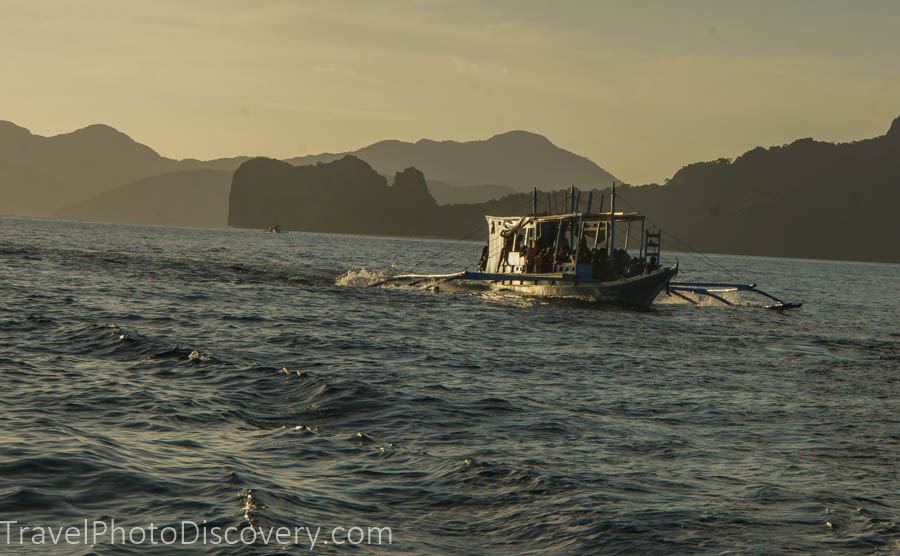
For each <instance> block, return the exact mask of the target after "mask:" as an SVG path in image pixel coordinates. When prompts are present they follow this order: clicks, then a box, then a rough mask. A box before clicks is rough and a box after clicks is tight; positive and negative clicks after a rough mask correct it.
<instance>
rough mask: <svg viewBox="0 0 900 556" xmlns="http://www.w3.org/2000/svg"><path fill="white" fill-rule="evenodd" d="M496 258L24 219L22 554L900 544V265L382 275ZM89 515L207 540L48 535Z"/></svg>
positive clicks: (17, 419) (3, 408) (12, 386)
mask: <svg viewBox="0 0 900 556" xmlns="http://www.w3.org/2000/svg"><path fill="white" fill-rule="evenodd" d="M480 252H481V244H480V243H477V242H451V241H436V240H435V241H431V240H414V239H398V238H379V237H360V236H340V235H326V234H310V233H283V234H267V233H263V232H260V231H253V230H233V229H187V228H171V227H155V226H140V225H117V224H91V223H76V222H62V221H51V220H39V219H18V218H0V371H2V377H0V521H15V522H16V523H14V524H11V525H10V527H11V529H10V530H9V531H10V534H9V537H11V538H7V535H6V533H7V531H5V530H4V529H3V527H4V526H3V525H0V553H3V554H7V553H34V554H86V553H91V554H119V553H140V554H169V553H173V552H177V553H186V554H190V553H203V554H283V553H289V554H303V553H308V552H310V549H311V548H312V549H313V551H314V552H317V553H342V552H347V551H355V552H357V553H379V554H522V553H535V554H537V553H550V554H582V553H591V554H607V553H616V554H620V553H621V554H668V553H691V554H703V553H736V554H745V553H746V554H808V553H833V554H853V553H859V554H872V553H884V554H888V553H895V554H896V553H900V265H896V264H867V263H855V262H834V261H816V260H792V259H781V258H758V257H738V256H721V255H707V256H704V257H699V258H698V257H694V256H690V255H689V254H686V253H669V254H668V255H669V257H668V260H669V261H674V257H677V258H678V259H679V262H680V268H681V270H682V272H681V274H680V278H681V279H685V280H691V279H696V280H728V281H733V280H734V279H735V278H734V277H735V276H737V277H739V278H741V279H744V280H749V281H752V282H757V283H759V284H760V286H761V287H763V288H764V289H766V290H767V291H770V292H771V293H773V294H775V295H778V296H779V297H782V298H784V299H786V300H788V301H803V302H804V303H805V305H804V306H803V308H802V309H800V310H797V311H787V312H783V313H779V312H775V311H770V310H766V309H764V308H761V306H760V305H761V304H756V305H750V306H743V305H742V306H733V307H727V306H723V305H721V304H711V305H703V306H693V305H689V304H686V303H673V302H670V303H659V304H656V305H654V307H653V308H652V309H651V310H649V311H644V312H641V311H634V310H629V309H624V308H616V307H596V306H592V305H589V304H585V303H581V302H575V301H555V302H546V301H534V300H528V299H525V298H521V297H517V296H512V295H503V294H488V293H484V292H478V291H447V290H445V289H442V290H441V291H439V292H435V291H433V290H429V289H424V288H383V287H376V288H372V287H367V286H368V284H371V283H372V282H373V281H374V280H376V279H377V278H378V277H382V276H387V275H391V274H395V273H399V272H407V271H431V272H435V271H437V272H449V271H453V270H458V269H461V268H464V267H466V266H468V267H470V268H471V267H472V266H474V263H475V262H476V261H477V259H478V256H479V254H480ZM665 257H666V253H664V259H665ZM725 269H727V272H726V271H725ZM84 520H87V521H88V523H89V524H93V523H94V522H95V521H98V522H102V523H105V524H110V523H111V522H112V521H113V520H114V522H115V525H116V526H121V527H127V528H128V530H131V529H133V528H142V529H143V528H147V527H149V525H150V524H151V523H152V524H155V525H156V526H157V527H160V528H162V527H165V526H171V527H176V526H178V527H180V526H181V525H183V524H184V523H185V522H191V523H195V524H197V528H198V529H197V530H198V531H203V532H205V533H207V539H206V540H207V542H206V544H203V543H202V542H195V543H193V544H186V542H187V541H189V540H191V538H189V537H193V536H194V532H193V530H192V529H189V530H188V533H186V534H184V535H183V536H180V537H179V538H178V542H176V543H175V544H171V545H163V544H160V543H159V536H158V535H159V531H157V532H156V534H157V537H156V539H157V544H156V545H152V544H149V540H148V541H146V542H144V543H137V542H135V543H129V542H124V541H123V540H122V539H113V540H110V539H109V537H108V535H107V536H105V537H104V536H101V538H100V539H89V540H97V542H88V543H87V544H85V543H84V542H81V541H79V542H78V543H73V544H65V542H64V541H62V540H61V541H60V542H59V543H57V544H53V543H52V541H51V540H50V538H49V535H47V538H45V542H44V544H37V543H36V542H35V541H36V539H35V538H34V536H29V535H33V533H34V531H36V530H37V529H32V530H31V531H30V532H28V531H26V532H24V533H22V529H21V528H22V527H24V526H27V527H32V528H45V529H50V528H52V530H53V531H56V530H59V528H60V527H83V523H84ZM216 527H218V528H220V530H225V529H227V528H229V527H234V528H235V529H234V530H235V531H241V532H244V530H246V529H248V528H249V529H252V531H249V532H246V534H245V535H244V536H243V537H242V538H243V539H249V538H250V537H251V535H250V533H255V532H256V531H258V530H262V531H265V530H271V529H272V528H278V527H289V528H291V530H292V531H294V530H295V528H297V527H303V528H309V529H308V530H309V531H315V530H318V529H317V528H320V534H319V536H318V541H317V542H316V544H315V546H311V543H310V540H309V539H307V538H304V537H300V538H299V539H297V542H294V540H295V539H294V538H291V539H290V541H285V542H280V543H279V542H275V539H272V538H271V537H270V541H271V542H269V543H268V544H266V543H265V542H263V541H260V540H258V539H257V541H256V542H255V543H252V544H249V545H245V544H244V543H243V542H240V543H236V544H232V545H226V544H222V543H218V544H217V543H213V542H211V540H212V539H211V536H210V535H209V534H210V533H211V532H212V530H213V529H214V528H216ZM356 527H358V528H359V531H358V532H357V530H356V529H353V528H356ZM371 527H378V528H389V529H390V539H388V535H387V533H386V532H384V535H383V536H384V538H383V539H382V542H381V544H378V543H377V542H376V540H377V539H372V540H371V542H369V540H368V539H366V540H365V542H360V543H355V542H354V541H356V540H358V539H359V538H360V535H361V534H364V533H367V532H368V531H370V529H369V528H371ZM335 528H344V530H343V531H342V530H340V529H338V530H337V531H338V534H336V535H334V532H335ZM351 529H352V532H351ZM347 532H351V537H350V539H349V541H348V540H347V536H346V535H345V534H344V533H347ZM20 533H22V534H23V535H24V537H23V538H24V541H23V542H22V543H20V542H19V541H20V539H19V535H20ZM178 534H179V535H181V533H178ZM173 539H174V537H170V540H173ZM233 539H234V537H232V540H233ZM4 540H5V543H4ZM76 540H78V538H76ZM82 540H83V539H82ZM282 540H283V538H282ZM339 542H343V543H344V544H336V543H339Z"/></svg>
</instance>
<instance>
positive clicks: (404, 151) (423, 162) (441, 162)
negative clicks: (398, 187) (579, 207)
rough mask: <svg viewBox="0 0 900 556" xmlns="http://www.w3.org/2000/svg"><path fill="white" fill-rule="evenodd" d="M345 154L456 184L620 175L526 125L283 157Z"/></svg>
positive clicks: (591, 183) (523, 186) (519, 184)
mask: <svg viewBox="0 0 900 556" xmlns="http://www.w3.org/2000/svg"><path fill="white" fill-rule="evenodd" d="M348 154H351V155H353V156H355V157H357V158H360V159H362V160H364V161H366V162H368V163H369V165H370V166H371V167H372V168H374V169H375V170H376V171H377V172H378V173H380V174H383V175H386V176H390V175H393V174H394V173H395V172H398V171H400V170H403V169H404V168H407V167H409V166H414V167H416V168H417V169H419V170H421V171H422V172H424V174H425V176H426V177H427V178H428V180H429V181H430V180H437V181H441V182H445V183H449V184H452V185H455V186H481V185H484V184H493V185H495V186H497V185H499V186H506V187H509V188H510V189H512V190H514V191H531V189H532V188H533V187H538V188H542V189H548V188H549V189H554V188H561V187H567V186H569V185H575V186H577V187H581V188H590V187H607V186H609V185H611V184H612V182H613V181H619V180H618V178H616V177H615V176H613V175H612V174H610V173H609V172H607V171H606V170H604V169H603V168H601V167H600V166H597V165H596V164H595V163H594V162H592V161H591V160H589V159H587V158H585V157H583V156H579V155H577V154H574V153H571V152H569V151H567V150H565V149H561V148H559V147H557V146H556V145H554V144H553V143H551V142H550V141H549V140H548V139H547V138H546V137H544V136H543V135H538V134H536V133H531V132H528V131H509V132H507V133H501V134H499V135H494V136H493V137H491V138H490V139H486V140H484V141H464V142H459V141H432V140H430V139H421V140H419V141H416V142H415V143H407V142H404V141H393V140H390V141H379V142H377V143H374V144H372V145H369V146H368V147H363V148H361V149H359V150H356V151H352V152H345V153H339V154H328V153H326V154H320V155H314V156H300V157H297V158H291V159H288V160H287V161H286V162H289V163H291V164H293V165H295V166H301V165H306V164H314V163H316V162H331V161H334V160H337V159H339V158H342V157H344V156H346V155H348Z"/></svg>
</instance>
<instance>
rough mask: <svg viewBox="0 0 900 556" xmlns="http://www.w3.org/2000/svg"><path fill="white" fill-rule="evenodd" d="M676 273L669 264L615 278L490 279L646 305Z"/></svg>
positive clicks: (497, 286)
mask: <svg viewBox="0 0 900 556" xmlns="http://www.w3.org/2000/svg"><path fill="white" fill-rule="evenodd" d="M677 274H678V269H677V268H674V267H673V268H661V269H659V270H657V271H655V272H653V273H650V274H646V275H643V276H635V277H633V278H628V279H625V280H620V281H617V282H599V281H596V280H590V279H588V280H577V279H571V278H565V279H562V278H561V279H559V280H553V281H542V282H529V281H521V280H501V281H496V282H492V283H491V289H493V290H499V291H511V292H515V293H518V294H522V295H529V296H536V297H551V298H555V297H558V298H581V299H587V300H589V301H595V302H603V303H614V304H620V305H628V306H632V307H638V308H642V309H646V308H648V307H649V306H650V304H651V303H653V300H654V299H656V296H657V295H659V292H661V291H662V290H663V288H665V287H666V284H667V283H668V282H669V280H671V279H672V278H674V277H675V275H677Z"/></svg>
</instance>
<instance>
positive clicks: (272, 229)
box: [266, 224, 281, 234]
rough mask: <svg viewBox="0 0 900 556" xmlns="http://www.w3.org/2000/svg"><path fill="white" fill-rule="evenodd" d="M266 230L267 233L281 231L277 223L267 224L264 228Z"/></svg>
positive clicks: (278, 232)
mask: <svg viewBox="0 0 900 556" xmlns="http://www.w3.org/2000/svg"><path fill="white" fill-rule="evenodd" d="M266 232H268V233H270V234H280V233H281V226H279V225H278V224H272V225H271V226H269V227H268V228H267V229H266Z"/></svg>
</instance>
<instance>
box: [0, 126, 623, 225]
mask: <svg viewBox="0 0 900 556" xmlns="http://www.w3.org/2000/svg"><path fill="white" fill-rule="evenodd" d="M344 154H346V153H341V154H331V153H325V154H321V155H314V156H305V157H298V158H294V159H291V161H292V162H294V163H295V164H297V163H301V162H302V163H304V164H308V163H312V162H320V161H332V160H336V159H338V158H341V157H343V156H344ZM353 154H355V155H356V156H357V157H358V158H361V159H363V160H365V161H367V162H368V163H369V164H370V165H371V166H372V167H374V168H375V169H376V171H377V172H379V173H381V174H382V175H386V176H390V175H393V174H394V173H396V172H397V171H398V170H400V169H403V168H406V167H408V166H417V167H419V166H421V167H423V168H425V169H426V170H428V171H431V170H433V171H434V178H433V183H430V184H429V187H430V189H431V192H432V194H433V196H434V197H435V198H436V199H437V200H438V202H439V203H442V204H445V203H472V202H483V201H487V200H489V199H492V198H495V197H502V196H503V195H507V194H510V193H513V192H515V191H516V190H519V191H522V190H525V189H528V188H530V187H532V186H535V185H537V186H541V185H553V186H563V185H566V184H569V183H575V184H577V185H604V184H607V183H609V182H610V181H611V180H612V179H613V178H612V176H611V175H609V174H608V173H607V172H605V171H604V170H603V169H602V168H600V167H599V166H597V165H596V164H594V163H593V162H591V161H590V160H588V159H586V158H584V157H582V156H578V155H575V154H573V153H570V152H568V151H565V150H563V149H560V148H558V147H556V146H555V145H553V144H552V143H551V142H550V141H548V140H547V139H546V138H544V137H542V136H540V135H536V134H534V133H529V132H525V131H512V132H509V133H503V134H500V135H496V136H494V137H492V138H490V139H487V140H484V141H469V142H456V141H441V142H437V141H431V140H427V139H423V140H421V141H418V142H416V143H404V142H402V141H380V142H378V143H375V144H373V145H369V146H368V147H363V148H362V149H359V150H357V151H353ZM250 158H251V157H248V156H239V157H233V158H222V159H217V160H206V161H201V160H196V159H184V160H174V159H171V158H166V157H164V156H161V155H160V154H159V153H157V152H156V151H154V150H153V149H151V148H150V147H148V146H146V145H143V144H141V143H138V142H136V141H134V140H133V139H132V138H131V137H129V136H128V135H126V134H124V133H122V132H120V131H118V130H116V129H114V128H112V127H109V126H106V125H100V124H98V125H91V126H88V127H85V128H83V129H79V130H77V131H73V132H71V133H65V134H61V135H55V136H52V137H44V136H41V135H35V134H32V133H31V132H30V131H29V130H27V129H25V128H23V127H20V126H17V125H16V124H13V123H11V122H6V121H0V214H13V215H23V216H56V217H61V218H80V219H87V220H112V221H129V222H134V221H137V222H158V223H168V224H181V225H210V220H208V219H207V218H205V217H204V218H200V219H197V218H195V216H196V214H190V215H189V212H182V211H180V210H179V209H177V208H174V207H173V204H174V203H178V199H179V198H181V197H184V198H192V199H195V200H196V201H197V202H198V203H200V204H204V205H208V206H211V207H212V206H219V205H221V204H222V203H225V202H226V201H227V186H228V184H229V183H230V173H231V172H233V171H234V170H235V169H236V168H237V167H238V166H239V165H240V164H241V163H243V162H245V161H247V160H249V159H250ZM199 170H218V171H227V172H228V175H226V174H223V173H221V172H220V173H218V174H197V173H195V172H197V171H199ZM200 176H202V178H200ZM149 178H153V179H149ZM193 178H199V179H200V181H199V182H196V183H195V182H194V181H192V179H193ZM213 179H218V180H220V181H219V182H217V183H216V184H215V186H213V184H211V183H210V180H213ZM220 186H221V187H220ZM141 188H153V189H155V190H157V193H156V194H150V193H147V194H143V195H135V193H136V192H137V191H138V190H140V189H141ZM115 189H118V190H119V191H118V193H116V192H114V191H113V190H115ZM223 189H224V190H226V193H225V194H223V193H222V191H223ZM175 191H178V192H179V195H176V196H174V197H169V196H168V195H169V194H171V193H174V192H175ZM164 193H165V194H164ZM204 195H211V196H210V197H203V196H204ZM137 199H141V202H140V203H139V202H138V201H137ZM201 199H205V200H204V201H203V202H201ZM163 214H169V216H166V217H164V218H162V219H161V220H160V219H159V216H160V215H163ZM176 214H177V215H178V216H177V217H176V216H175V215H176ZM182 216H184V217H187V218H186V219H184V220H183V219H182ZM225 221H226V220H225V214H224V213H222V214H221V220H219V221H218V224H217V225H225Z"/></svg>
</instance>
